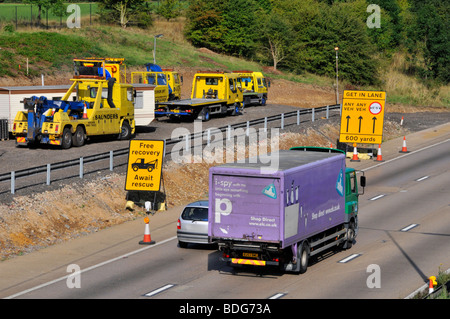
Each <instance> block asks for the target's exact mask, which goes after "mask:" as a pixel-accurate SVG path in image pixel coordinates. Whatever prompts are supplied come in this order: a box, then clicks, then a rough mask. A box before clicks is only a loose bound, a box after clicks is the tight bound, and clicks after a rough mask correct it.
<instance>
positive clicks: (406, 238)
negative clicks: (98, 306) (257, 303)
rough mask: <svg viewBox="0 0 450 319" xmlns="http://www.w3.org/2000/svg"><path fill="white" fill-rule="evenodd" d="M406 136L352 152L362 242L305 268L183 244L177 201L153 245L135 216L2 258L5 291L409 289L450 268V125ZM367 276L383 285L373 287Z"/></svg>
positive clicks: (351, 292)
mask: <svg viewBox="0 0 450 319" xmlns="http://www.w3.org/2000/svg"><path fill="white" fill-rule="evenodd" d="M407 141H408V150H409V151H410V153H406V154H403V153H399V150H400V149H401V147H402V139H394V140H391V141H388V142H386V143H384V144H383V159H384V162H381V163H378V162H374V161H372V160H367V161H361V162H360V163H352V162H350V161H349V162H348V165H349V166H353V167H355V168H357V169H361V170H364V172H365V175H366V176H367V180H368V187H367V188H366V192H365V194H364V195H363V196H361V198H360V213H359V214H360V215H359V216H360V229H359V234H358V236H357V238H356V243H355V244H354V245H353V247H352V248H351V249H350V250H346V251H336V252H333V253H329V254H326V255H323V256H322V258H320V259H321V260H316V261H315V262H313V263H312V265H310V267H309V268H308V271H307V272H306V273H305V274H303V275H292V274H283V273H280V272H278V271H276V270H274V269H270V268H242V269H238V270H235V269H233V268H230V267H228V266H227V265H225V264H224V263H221V262H220V261H219V260H218V258H219V253H218V252H217V251H216V250H215V249H214V248H213V247H204V246H190V247H189V248H187V249H182V248H179V247H178V246H177V241H176V237H175V236H176V227H175V225H176V218H177V216H178V214H179V212H180V209H181V208H173V209H171V210H169V211H166V212H164V213H159V214H156V215H155V216H152V217H151V222H150V224H151V230H152V232H151V234H152V239H153V240H155V241H156V244H155V245H153V246H140V245H139V244H138V242H139V240H141V239H142V234H143V227H144V224H143V222H142V220H138V221H136V222H130V223H127V224H125V225H121V226H116V227H113V228H110V229H107V230H104V231H102V232H99V233H97V234H94V235H92V236H87V237H86V238H80V239H77V240H74V241H72V242H70V243H65V244H62V245H57V246H54V247H49V248H48V249H43V250H42V251H38V252H35V253H33V254H30V255H27V256H22V257H20V258H14V259H11V260H8V261H5V262H2V263H0V273H1V274H2V276H1V278H0V296H1V297H3V298H5V297H14V298H120V299H122V298H123V299H136V298H138V299H139V298H141V299H180V298H181V299H185V298H186V299H191V300H192V299H204V300H214V299H220V300H228V299H229V298H232V299H267V298H270V297H273V296H276V297H281V298H283V299H295V298H319V299H322V298H330V299H333V298H339V299H347V298H348V299H350V298H352V299H361V298H388V299H391V298H392V299H397V298H404V297H405V296H407V295H409V294H410V293H411V292H412V291H414V290H415V289H417V288H418V287H420V286H421V285H423V284H424V283H425V282H426V278H427V277H429V276H431V275H436V274H437V272H438V269H439V267H441V269H443V270H446V269H447V268H450V240H449V237H450V232H449V229H450V214H449V213H450V206H449V203H450V202H449V198H450V190H449V188H448V185H449V184H450V173H449V171H448V163H449V162H448V158H450V157H449V156H450V125H449V124H447V125H442V126H439V127H436V128H433V129H428V130H425V131H421V132H417V133H414V134H411V135H408V136H407ZM402 229H403V231H402ZM405 229H406V231H405ZM351 256H354V257H355V258H353V259H348V257H351ZM345 260H347V262H345V263H344V262H342V261H345ZM74 264H75V265H77V266H79V267H80V270H81V274H80V277H76V278H79V279H80V282H79V283H80V288H71V289H70V288H68V285H69V286H70V285H71V283H72V284H73V283H74V282H75V281H74V280H75V279H74V278H72V277H68V276H70V274H72V272H71V271H70V270H69V268H68V266H69V265H74ZM30 265H33V266H34V267H30ZM373 265H375V267H377V266H378V267H379V268H378V270H379V273H378V274H379V277H378V279H379V282H378V281H370V280H371V279H370V278H373V277H370V276H371V275H372V274H373V269H374V268H373V267H374V266H373ZM368 282H369V286H370V282H372V283H374V282H375V283H379V287H374V288H369V286H368ZM75 283H76V282H75ZM172 310H173V309H172Z"/></svg>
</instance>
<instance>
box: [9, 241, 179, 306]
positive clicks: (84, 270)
mask: <svg viewBox="0 0 450 319" xmlns="http://www.w3.org/2000/svg"><path fill="white" fill-rule="evenodd" d="M176 238H177V236H173V237H170V238H167V239H165V240H162V241H160V242H157V243H156V244H155V245H151V246H145V247H144V248H140V249H138V250H135V251H132V252H130V253H127V254H124V255H121V256H119V257H116V258H112V259H109V260H106V261H104V262H101V263H99V264H96V265H94V266H91V267H88V268H85V269H82V270H81V272H80V274H81V273H84V272H87V271H90V270H93V269H96V268H99V267H102V266H104V265H107V264H110V263H113V262H115V261H117V260H120V259H123V258H126V257H129V256H132V255H134V254H138V253H140V252H143V251H144V250H147V249H151V248H154V247H157V246H159V245H162V244H165V243H167V242H169V241H171V240H174V239H176ZM71 275H73V274H69V275H65V276H63V277H60V278H58V279H55V280H51V281H48V282H46V283H44V284H41V285H38V286H36V287H33V288H30V289H27V290H24V291H21V292H19V293H16V294H14V295H11V296H9V297H6V298H5V299H13V298H15V297H18V296H21V295H24V294H27V293H29V292H32V291H35V290H38V289H41V288H44V287H46V286H49V285H52V284H54V283H57V282H59V281H63V280H66V279H67V278H68V277H69V276H71Z"/></svg>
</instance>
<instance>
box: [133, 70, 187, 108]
mask: <svg viewBox="0 0 450 319" xmlns="http://www.w3.org/2000/svg"><path fill="white" fill-rule="evenodd" d="M145 66H146V67H147V71H136V72H131V83H132V84H136V83H139V84H141V83H142V84H151V85H155V86H156V88H155V102H166V101H172V100H179V99H181V84H182V77H181V76H180V74H178V72H176V71H174V70H173V69H161V67H160V66H158V65H156V64H152V63H147V64H146V65H145Z"/></svg>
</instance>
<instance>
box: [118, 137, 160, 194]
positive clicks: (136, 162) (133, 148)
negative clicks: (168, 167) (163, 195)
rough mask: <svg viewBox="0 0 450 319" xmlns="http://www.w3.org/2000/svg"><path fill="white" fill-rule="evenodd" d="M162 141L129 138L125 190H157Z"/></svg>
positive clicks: (158, 186)
mask: <svg viewBox="0 0 450 319" xmlns="http://www.w3.org/2000/svg"><path fill="white" fill-rule="evenodd" d="M163 157H164V141H161V140H156V141H150V140H131V141H130V148H129V151H128V165H127V177H126V181H125V190H127V191H159V188H160V185H161V172H162V165H163Z"/></svg>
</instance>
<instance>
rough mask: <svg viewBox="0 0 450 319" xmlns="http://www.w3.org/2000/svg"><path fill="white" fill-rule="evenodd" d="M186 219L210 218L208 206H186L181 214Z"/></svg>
mask: <svg viewBox="0 0 450 319" xmlns="http://www.w3.org/2000/svg"><path fill="white" fill-rule="evenodd" d="M181 218H183V219H184V220H203V221H207V220H208V208H206V207H205V208H202V207H186V208H185V209H184V211H183V213H182V214H181Z"/></svg>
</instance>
